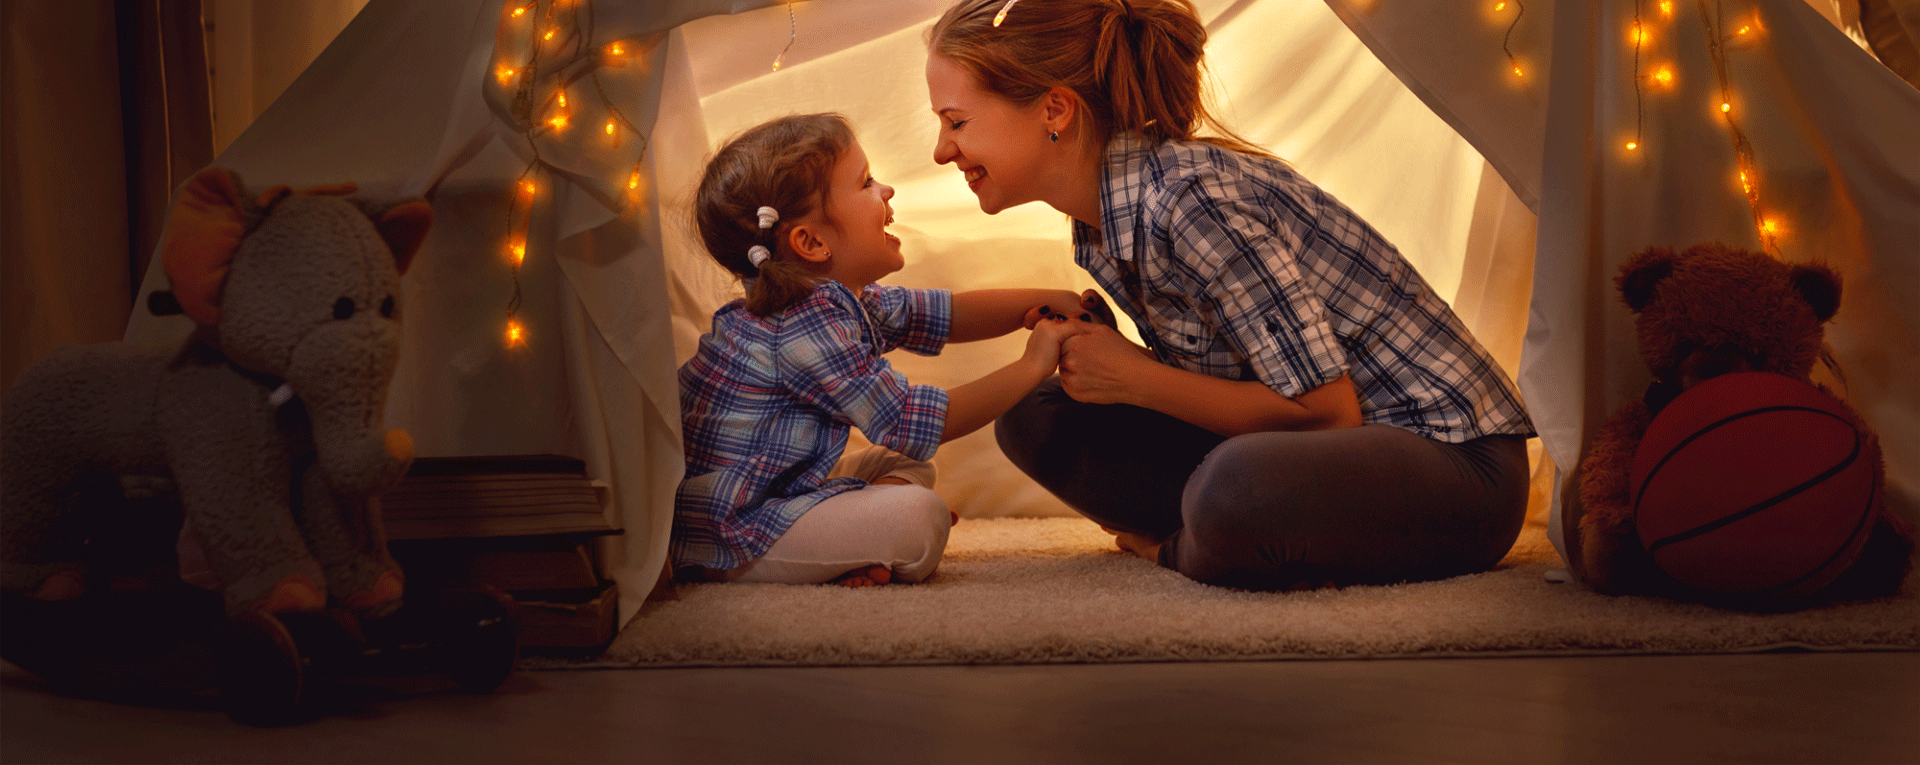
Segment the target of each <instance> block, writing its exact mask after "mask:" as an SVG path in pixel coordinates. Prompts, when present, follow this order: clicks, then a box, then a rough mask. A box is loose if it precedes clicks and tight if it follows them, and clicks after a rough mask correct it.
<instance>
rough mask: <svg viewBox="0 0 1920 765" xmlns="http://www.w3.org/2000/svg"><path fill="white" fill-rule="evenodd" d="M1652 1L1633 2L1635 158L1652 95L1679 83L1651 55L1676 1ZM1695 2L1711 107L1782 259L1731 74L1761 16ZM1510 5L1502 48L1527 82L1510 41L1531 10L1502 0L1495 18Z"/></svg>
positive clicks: (1763, 235)
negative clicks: (1731, 58) (1731, 15)
mask: <svg viewBox="0 0 1920 765" xmlns="http://www.w3.org/2000/svg"><path fill="white" fill-rule="evenodd" d="M1648 1H1649V0H1633V21H1632V23H1631V24H1630V25H1629V26H1628V27H1627V30H1628V34H1627V39H1628V42H1629V43H1630V44H1631V45H1633V89H1634V122H1633V137H1632V138H1629V139H1627V140H1626V141H1624V144H1623V147H1624V148H1625V150H1626V151H1627V152H1628V153H1629V154H1635V155H1637V154H1639V153H1641V152H1644V151H1645V150H1646V148H1647V145H1646V133H1645V127H1646V104H1647V99H1648V96H1649V95H1650V94H1651V93H1663V92H1671V91H1673V90H1674V89H1675V87H1676V86H1677V84H1678V79H1679V75H1678V74H1677V73H1676V71H1675V66H1674V64H1673V63H1672V62H1671V61H1660V60H1657V59H1656V58H1655V57H1654V56H1653V54H1652V51H1653V47H1654V46H1653V42H1654V40H1655V38H1656V37H1665V38H1672V37H1673V35H1671V34H1665V33H1666V32H1667V31H1670V30H1671V28H1672V22H1673V14H1674V2H1675V0H1658V2H1657V8H1658V13H1657V14H1648V13H1646V12H1645V10H1644V9H1645V6H1646V4H1647V2H1648ZM1695 4H1696V5H1697V6H1698V7H1699V10H1700V19H1701V23H1702V25H1703V26H1704V28H1705V33H1706V34H1705V36H1706V44H1707V53H1708V55H1709V56H1710V57H1711V58H1712V60H1713V70H1714V77H1715V78H1716V85H1717V87H1716V88H1715V89H1714V91H1713V92H1714V94H1715V96H1716V98H1715V100H1714V101H1713V102H1712V103H1711V104H1710V106H1709V108H1712V109H1714V113H1715V114H1716V115H1718V116H1719V118H1720V119H1721V121H1722V122H1723V123H1724V124H1725V125H1726V128H1727V136H1728V140H1729V141H1730V142H1731V143H1732V147H1733V155H1734V164H1735V174H1736V176H1737V177H1738V179H1739V183H1740V190H1741V193H1742V195H1743V196H1744V198H1745V200H1746V203H1747V207H1748V209H1749V210H1750V211H1751V212H1752V214H1753V225H1754V229H1755V231H1756V232H1757V233H1758V235H1759V237H1760V244H1761V246H1762V247H1763V248H1764V249H1765V250H1766V251H1767V252H1768V253H1770V254H1772V255H1774V256H1775V257H1780V247H1779V236H1780V235H1781V234H1783V233H1785V231H1786V226H1785V224H1784V223H1783V222H1782V221H1781V219H1780V218H1779V217H1778V216H1776V215H1769V214H1768V213H1767V210H1766V208H1765V206H1764V204H1763V200H1762V199H1761V196H1760V173H1759V168H1758V164H1757V163H1756V161H1755V159H1754V151H1753V145H1752V143H1750V142H1749V141H1748V140H1747V135H1746V131H1745V130H1743V129H1742V128H1741V126H1740V119H1739V117H1740V113H1739V110H1737V109H1735V108H1734V107H1735V103H1736V100H1735V97H1734V88H1733V79H1732V78H1731V77H1730V76H1729V75H1728V71H1727V54H1728V48H1729V46H1731V45H1736V44H1743V43H1747V42H1751V41H1753V40H1754V39H1756V38H1757V37H1758V36H1759V35H1760V34H1761V32H1762V31H1763V28H1762V26H1761V24H1760V16H1759V13H1758V11H1749V12H1747V13H1746V14H1743V15H1740V16H1737V17H1736V19H1735V20H1732V21H1729V20H1728V16H1727V13H1726V10H1725V6H1724V2H1723V0H1695ZM1509 6H1512V7H1513V8H1514V10H1513V12H1512V13H1513V15H1512V17H1511V18H1510V19H1505V20H1506V22H1507V29H1506V35H1505V37H1503V38H1502V40H1501V50H1502V51H1504V52H1505V53H1506V56H1507V65H1508V67H1509V68H1510V69H1511V70H1512V73H1513V75H1514V76H1515V77H1516V78H1524V77H1525V75H1526V73H1525V71H1524V70H1523V69H1522V68H1521V66H1520V62H1519V60H1518V59H1517V58H1516V57H1515V55H1514V52H1513V49H1512V46H1511V42H1512V39H1513V31H1514V28H1515V27H1517V26H1519V24H1520V17H1521V16H1522V15H1524V14H1525V13H1526V6H1525V5H1524V4H1523V3H1521V2H1520V0H1498V1H1497V2H1495V3H1494V5H1493V10H1494V14H1495V18H1496V19H1501V18H1503V14H1504V13H1506V12H1507V8H1508V7H1509Z"/></svg>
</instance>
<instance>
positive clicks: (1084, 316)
mask: <svg viewBox="0 0 1920 765" xmlns="http://www.w3.org/2000/svg"><path fill="white" fill-rule="evenodd" d="M1080 320H1081V321H1093V314H1090V313H1083V314H1080Z"/></svg>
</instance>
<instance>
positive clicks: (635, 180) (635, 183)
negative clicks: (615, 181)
mask: <svg viewBox="0 0 1920 765" xmlns="http://www.w3.org/2000/svg"><path fill="white" fill-rule="evenodd" d="M637 188H640V171H638V170H635V171H633V174H632V175H629V176H627V190H628V191H632V190H634V189H637Z"/></svg>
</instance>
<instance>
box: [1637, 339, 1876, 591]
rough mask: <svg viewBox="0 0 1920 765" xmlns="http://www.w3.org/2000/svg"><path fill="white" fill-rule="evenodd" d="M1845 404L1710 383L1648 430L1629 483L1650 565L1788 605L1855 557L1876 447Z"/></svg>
mask: <svg viewBox="0 0 1920 765" xmlns="http://www.w3.org/2000/svg"><path fill="white" fill-rule="evenodd" d="M1847 411H1848V410H1847V409H1846V408H1845V405H1844V404H1841V403H1840V402H1839V401H1838V400H1836V399H1834V398H1833V397H1832V396H1829V395H1827V394H1826V393H1824V392H1822V391H1821V390H1820V389H1818V388H1816V387H1814V386H1813V385H1812V384H1810V383H1806V382H1802V381H1800V380H1795V379H1793V378H1790V377H1785V376H1782V375H1776V374H1772V373H1768V372H1738V373H1733V374H1726V375H1721V376H1719V377H1714V378H1712V379H1709V380H1706V381H1705V382H1702V383H1700V384H1699V385H1696V386H1694V387H1693V388H1691V389H1689V390H1688V391H1686V392H1685V393H1682V394H1680V396H1679V397H1677V398H1675V399H1674V400H1673V402H1672V403H1670V404H1668V405H1667V407H1666V408H1665V409H1663V410H1662V411H1661V412H1660V414H1659V415H1658V416H1657V417H1655V418H1654V419H1653V422H1652V423H1650V424H1649V425H1648V427H1647V433H1646V436H1645V437H1644V438H1642V439H1641V441H1640V445H1639V447H1638V449H1636V450H1635V452H1634V455H1633V464H1632V468H1631V470H1630V472H1629V481H1630V483H1629V484H1628V487H1629V490H1630V491H1631V492H1632V494H1631V497H1630V498H1631V500H1632V502H1633V512H1634V524H1635V526H1636V528H1637V530H1638V532H1639V534H1640V543H1641V544H1642V545H1643V546H1644V547H1645V548H1646V550H1647V552H1648V553H1649V554H1650V555H1651V556H1652V558H1653V562H1654V564H1655V565H1657V566H1659V568H1660V569H1661V570H1662V571H1665V572H1666V573H1667V574H1668V575H1670V576H1672V577H1673V578H1674V579H1676V580H1679V581H1680V582H1682V583H1684V584H1687V585H1689V586H1692V587H1695V588H1697V589H1699V590H1702V591H1704V592H1707V593H1712V594H1716V595H1724V596H1737V597H1741V598H1758V599H1768V600H1792V599H1795V598H1798V597H1801V596H1805V595H1810V594H1812V593H1814V592H1816V591H1818V590H1819V589H1820V588H1822V587H1825V586H1826V585H1828V584H1829V583H1831V582H1832V581H1833V580H1834V579H1835V578H1836V577H1838V576H1839V575H1840V573H1841V572H1842V571H1845V570H1846V568H1847V567H1848V566H1850V565H1852V564H1853V561H1854V560H1855V559H1856V558H1858V557H1859V555H1860V549H1861V547H1862V546H1863V545H1864V544H1865V543H1866V539H1867V536H1868V534H1869V533H1871V532H1872V530H1873V522H1874V519H1875V516H1876V513H1877V512H1879V507H1880V505H1881V503H1882V501H1883V500H1882V498H1881V497H1879V496H1877V495H1876V493H1875V489H1874V483H1873V473H1874V465H1876V464H1877V463H1878V462H1879V460H1880V454H1879V451H1878V446H1877V445H1876V444H1875V443H1874V442H1873V441H1872V440H1871V439H1868V438H1865V437H1863V436H1862V434H1861V433H1860V432H1859V431H1858V430H1856V429H1855V428H1854V426H1853V423H1852V421H1851V419H1850V418H1849V417H1848V416H1847Z"/></svg>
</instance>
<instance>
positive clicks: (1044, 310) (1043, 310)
mask: <svg viewBox="0 0 1920 765" xmlns="http://www.w3.org/2000/svg"><path fill="white" fill-rule="evenodd" d="M1050 313H1053V309H1051V308H1048V307H1046V306H1040V315H1041V316H1046V315H1047V314H1050Z"/></svg>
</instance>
